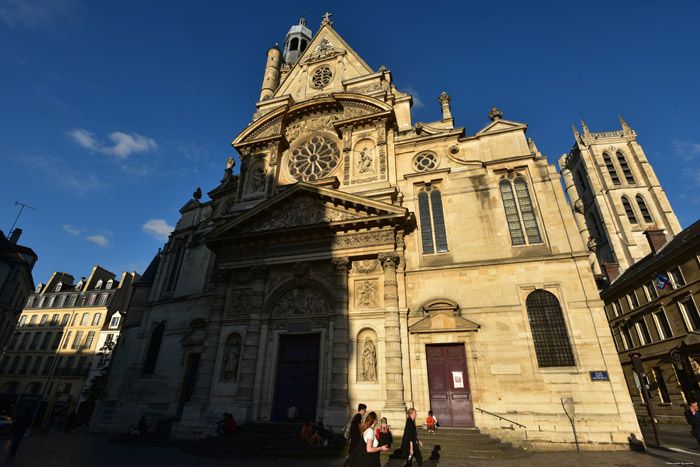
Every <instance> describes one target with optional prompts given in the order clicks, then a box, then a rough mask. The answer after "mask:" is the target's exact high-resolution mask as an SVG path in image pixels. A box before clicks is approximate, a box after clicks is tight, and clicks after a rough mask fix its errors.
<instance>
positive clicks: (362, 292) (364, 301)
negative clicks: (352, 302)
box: [356, 280, 378, 307]
mask: <svg viewBox="0 0 700 467" xmlns="http://www.w3.org/2000/svg"><path fill="white" fill-rule="evenodd" d="M377 290H378V287H377V281H372V280H367V281H358V282H357V289H356V291H357V294H356V296H357V306H358V307H365V306H376V305H377Z"/></svg>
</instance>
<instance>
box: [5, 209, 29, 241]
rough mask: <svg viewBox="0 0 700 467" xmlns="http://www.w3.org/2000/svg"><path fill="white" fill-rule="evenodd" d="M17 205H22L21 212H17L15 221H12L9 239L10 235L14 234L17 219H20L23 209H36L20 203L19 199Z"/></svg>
mask: <svg viewBox="0 0 700 467" xmlns="http://www.w3.org/2000/svg"><path fill="white" fill-rule="evenodd" d="M15 206H22V207H21V208H19V213H17V217H15V221H14V222H13V223H12V227H10V232H9V234H8V235H7V238H8V239H9V238H10V236H12V232H13V231H14V230H15V225H16V224H17V221H18V220H19V216H21V215H22V211H24V208H29V209H34V210H35V211H36V208H33V207H31V206H30V205H28V204H24V203H20V202H19V201H15Z"/></svg>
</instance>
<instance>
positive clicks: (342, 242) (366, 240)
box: [332, 230, 394, 248]
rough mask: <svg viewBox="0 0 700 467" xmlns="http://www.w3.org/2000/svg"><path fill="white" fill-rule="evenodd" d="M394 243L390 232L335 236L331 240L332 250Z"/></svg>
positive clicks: (392, 233) (392, 234)
mask: <svg viewBox="0 0 700 467" xmlns="http://www.w3.org/2000/svg"><path fill="white" fill-rule="evenodd" d="M387 243H391V244H393V243H394V232H392V231H391V230H387V231H380V232H370V233H366V234H352V235H342V236H336V237H334V238H333V240H332V247H333V248H355V247H365V246H373V245H385V244H387Z"/></svg>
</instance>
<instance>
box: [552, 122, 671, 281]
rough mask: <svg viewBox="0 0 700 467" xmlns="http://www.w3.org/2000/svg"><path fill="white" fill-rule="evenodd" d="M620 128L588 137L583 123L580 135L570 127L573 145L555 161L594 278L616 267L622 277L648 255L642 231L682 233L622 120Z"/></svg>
mask: <svg viewBox="0 0 700 467" xmlns="http://www.w3.org/2000/svg"><path fill="white" fill-rule="evenodd" d="M620 124H621V126H622V129H621V130H617V131H605V132H600V133H591V131H590V130H589V129H588V126H587V125H586V122H584V121H583V120H581V125H582V129H583V133H579V131H578V129H577V128H576V127H575V126H574V127H573V130H574V138H575V140H576V141H575V143H574V146H573V148H572V149H571V151H570V152H569V153H568V154H564V155H563V156H561V157H560V158H559V167H560V170H561V175H562V178H563V180H564V187H565V189H566V193H567V195H568V196H569V202H570V203H571V207H572V209H573V212H574V218H575V220H576V224H577V226H578V229H579V233H580V234H581V237H582V239H583V242H584V244H586V245H587V246H588V250H589V251H590V252H591V255H590V259H589V260H590V263H591V267H592V268H593V273H594V274H602V273H604V271H605V270H606V269H607V268H606V267H605V265H612V266H614V265H615V263H617V265H619V270H620V272H623V271H624V270H626V269H627V268H629V267H630V266H631V265H632V264H634V263H636V262H637V261H639V260H640V259H642V258H644V257H645V256H646V255H648V254H649V253H650V252H651V249H650V247H649V242H648V241H647V239H646V237H645V235H644V232H645V231H646V230H648V229H660V230H663V231H664V233H665V234H666V236H667V237H668V238H671V237H673V236H675V235H676V234H678V232H680V231H681V230H682V229H681V226H680V223H679V222H678V219H677V218H676V214H675V213H674V212H673V209H672V208H671V204H670V203H669V202H668V198H667V197H666V193H665V192H664V190H663V189H662V188H661V184H660V183H659V180H658V179H657V178H656V174H655V173H654V169H653V168H652V166H651V164H650V163H649V161H648V160H647V157H646V155H645V154H644V151H643V150H642V147H641V146H640V145H639V143H638V142H637V133H636V132H635V131H634V130H633V129H632V128H630V126H629V125H628V124H627V122H626V121H625V120H624V119H623V118H622V117H620ZM608 279H609V280H613V279H614V277H608Z"/></svg>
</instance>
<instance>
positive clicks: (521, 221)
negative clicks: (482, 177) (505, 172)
mask: <svg viewBox="0 0 700 467" xmlns="http://www.w3.org/2000/svg"><path fill="white" fill-rule="evenodd" d="M499 187H500V189H501V198H503V207H504V209H505V211H506V220H507V222H508V230H509V231H510V240H511V243H512V244H513V245H525V244H526V242H525V238H526V237H527V243H542V236H541V235H540V229H539V227H538V226H537V217H536V216H535V209H534V207H533V206H532V200H531V198H530V192H529V190H528V188H527V182H526V181H525V178H524V177H521V176H518V177H516V178H515V180H514V181H513V182H512V183H511V181H510V180H508V179H507V178H503V179H502V180H501V182H500V183H499ZM523 231H524V232H525V235H523Z"/></svg>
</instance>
